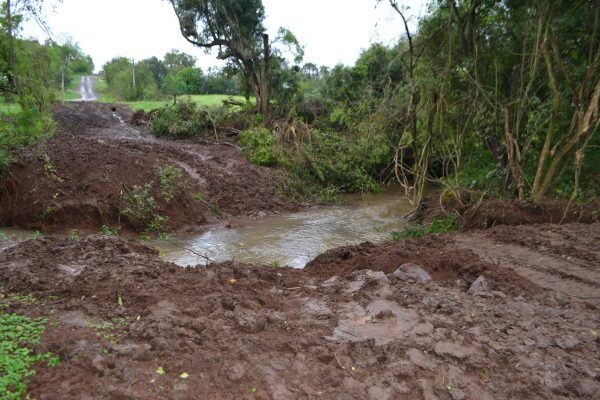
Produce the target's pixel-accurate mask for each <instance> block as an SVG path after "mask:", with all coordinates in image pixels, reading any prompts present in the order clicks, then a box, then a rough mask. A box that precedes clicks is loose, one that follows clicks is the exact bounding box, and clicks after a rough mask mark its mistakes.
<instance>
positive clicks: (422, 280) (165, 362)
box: [0, 223, 600, 400]
mask: <svg viewBox="0 0 600 400" xmlns="http://www.w3.org/2000/svg"><path fill="white" fill-rule="evenodd" d="M598 243H600V224H598V223H595V224H589V225H586V224H567V225H564V226H556V225H533V226H520V227H497V228H494V229H492V230H489V231H485V232H472V233H461V234H458V235H454V236H448V235H446V236H432V237H428V238H424V239H421V240H410V241H407V242H406V243H403V242H399V243H387V244H382V245H368V244H363V245H360V246H354V247H351V248H343V249H338V250H334V251H331V252H328V253H326V254H325V255H323V256H321V257H319V258H317V260H315V261H314V262H313V263H312V264H311V265H310V266H309V267H308V268H307V269H306V270H293V269H287V268H269V267H259V266H256V267H252V266H247V265H241V264H236V263H226V264H218V265H212V266H209V267H207V268H197V269H182V268H179V267H176V266H174V265H172V264H168V263H165V262H163V261H161V260H160V259H159V257H158V256H157V254H156V252H155V251H153V250H151V249H149V248H146V247H143V246H141V245H138V244H136V243H134V242H129V241H125V240H123V239H118V238H106V237H100V236H90V237H86V238H83V239H80V240H68V239H56V238H49V239H37V240H29V241H27V242H23V243H20V244H18V245H14V246H13V247H10V248H8V249H6V250H4V251H3V252H1V253H0V282H2V283H3V284H4V288H3V289H2V290H3V292H4V293H5V294H6V293H8V291H12V292H15V291H18V292H21V293H23V294H28V293H33V294H34V295H35V296H36V297H37V298H39V299H40V300H39V302H38V303H34V304H22V303H19V302H17V301H9V303H10V304H9V307H8V310H9V311H11V312H19V313H28V314H31V315H39V314H40V313H43V314H44V315H46V316H47V317H48V318H49V319H50V321H52V322H56V323H57V324H49V328H48V331H47V333H46V334H45V335H44V337H43V345H42V346H40V348H39V349H37V350H38V351H40V352H45V351H47V350H50V351H52V352H53V353H55V354H59V355H60V357H61V363H60V365H58V366H57V367H55V368H47V367H44V366H39V367H38V369H37V374H36V376H35V377H33V379H32V382H31V385H30V390H31V395H32V396H33V397H35V398H39V399H42V400H43V399H65V398H77V399H79V398H82V399H135V398H144V399H146V398H152V399H195V398H206V399H240V398H246V399H271V398H273V399H296V398H298V399H301V398H302V399H306V398H309V399H310V398H314V399H317V398H324V399H378V400H380V399H429V400H431V399H478V400H480V399H567V398H569V399H575V398H589V399H594V398H598V396H599V395H600V364H598V360H599V359H600V339H599V338H598V332H599V330H600V329H599V328H600V312H599V308H598V307H599V306H600V297H599V296H600V271H599V270H598V265H599V263H598V262H599V261H600V250H599V249H598V247H597V245H598ZM509 250H510V251H509ZM411 263H412V264H411ZM398 267H402V268H401V269H400V270H398ZM373 270H375V271H373ZM430 277H431V278H432V279H430ZM482 277H483V278H482ZM558 277H560V279H558ZM575 296H577V297H575ZM119 298H121V300H122V301H121V302H122V305H119V300H118V299H119ZM5 301H7V300H5ZM162 370H164V374H161V373H159V372H157V371H161V372H162ZM184 372H185V373H186V374H187V376H188V377H187V378H185V379H184V378H182V375H181V374H183V373H184ZM183 376H186V375H183Z"/></svg>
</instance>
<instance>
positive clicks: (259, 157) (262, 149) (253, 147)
mask: <svg viewBox="0 0 600 400" xmlns="http://www.w3.org/2000/svg"><path fill="white" fill-rule="evenodd" d="M240 144H241V145H242V146H243V147H244V150H245V152H246V153H247V154H248V156H249V158H250V161H251V162H252V163H254V164H257V165H265V166H268V165H273V164H274V163H275V154H274V146H275V137H274V136H273V132H271V131H269V130H268V129H266V128H251V129H247V130H245V131H243V132H242V133H241V134H240Z"/></svg>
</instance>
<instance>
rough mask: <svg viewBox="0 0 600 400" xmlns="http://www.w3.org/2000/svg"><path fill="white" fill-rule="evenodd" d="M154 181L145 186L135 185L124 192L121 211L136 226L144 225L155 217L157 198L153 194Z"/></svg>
mask: <svg viewBox="0 0 600 400" xmlns="http://www.w3.org/2000/svg"><path fill="white" fill-rule="evenodd" d="M151 192H152V182H149V183H146V184H145V185H144V186H138V185H133V187H132V188H131V190H128V191H126V192H125V193H124V194H123V198H122V204H123V208H122V209H121V213H122V214H123V215H124V216H125V217H126V218H127V221H128V222H129V223H130V224H131V225H132V226H134V227H142V226H144V225H146V224H147V223H149V222H151V221H152V220H153V219H154V217H155V210H156V207H157V204H156V200H155V199H154V197H153V196H152V194H151Z"/></svg>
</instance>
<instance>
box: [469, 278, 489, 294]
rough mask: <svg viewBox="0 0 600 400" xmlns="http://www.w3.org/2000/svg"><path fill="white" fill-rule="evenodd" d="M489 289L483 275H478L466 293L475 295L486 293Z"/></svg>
mask: <svg viewBox="0 0 600 400" xmlns="http://www.w3.org/2000/svg"><path fill="white" fill-rule="evenodd" d="M489 289H490V288H489V284H488V281H487V279H485V277H484V276H483V275H479V277H478V278H477V279H475V281H474V282H473V283H471V286H469V290H467V292H468V293H470V294H475V295H477V294H483V293H487V292H488V290H489Z"/></svg>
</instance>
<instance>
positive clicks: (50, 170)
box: [44, 154, 63, 182]
mask: <svg viewBox="0 0 600 400" xmlns="http://www.w3.org/2000/svg"><path fill="white" fill-rule="evenodd" d="M44 171H46V174H47V175H48V176H49V177H51V178H52V179H54V180H55V181H57V182H62V181H63V178H61V176H60V175H59V174H58V172H57V171H56V166H55V165H54V163H52V160H51V159H50V156H49V155H48V154H44Z"/></svg>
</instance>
